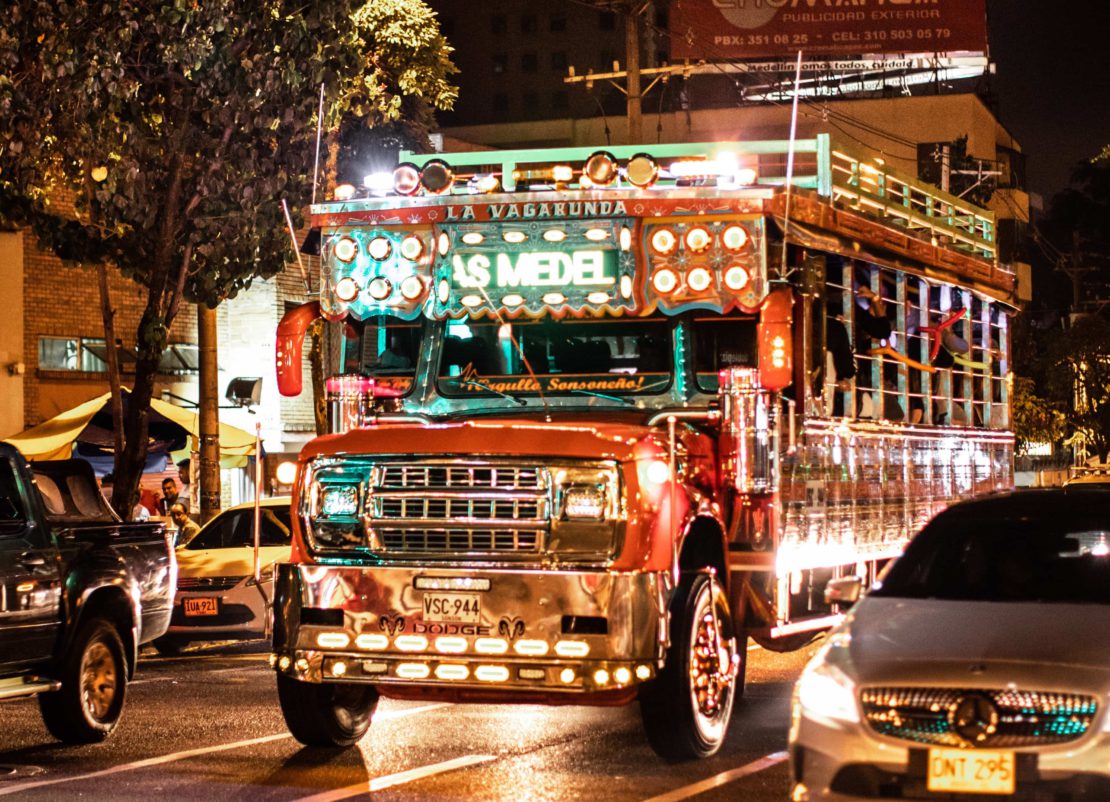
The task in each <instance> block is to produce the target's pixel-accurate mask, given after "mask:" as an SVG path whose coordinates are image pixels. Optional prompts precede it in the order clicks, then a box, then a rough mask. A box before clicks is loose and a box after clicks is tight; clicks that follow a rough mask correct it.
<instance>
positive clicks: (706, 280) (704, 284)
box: [686, 267, 713, 292]
mask: <svg viewBox="0 0 1110 802" xmlns="http://www.w3.org/2000/svg"><path fill="white" fill-rule="evenodd" d="M712 283H713V276H712V275H710V273H709V271H708V270H706V269H705V268H704V267H695V268H694V269H693V270H691V271H690V272H689V273H687V274H686V286H687V287H689V288H690V289H692V290H693V291H694V292H705V291H706V290H707V289H709V285H710V284H712Z"/></svg>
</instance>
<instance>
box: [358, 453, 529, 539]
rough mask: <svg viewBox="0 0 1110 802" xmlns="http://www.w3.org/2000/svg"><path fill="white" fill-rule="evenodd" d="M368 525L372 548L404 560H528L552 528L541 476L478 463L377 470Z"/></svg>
mask: <svg viewBox="0 0 1110 802" xmlns="http://www.w3.org/2000/svg"><path fill="white" fill-rule="evenodd" d="M371 476H372V480H371V488H370V493H369V497H368V499H367V506H366V509H367V512H368V524H369V527H370V529H371V537H372V540H375V541H376V543H375V547H376V548H379V549H381V550H384V551H387V552H394V553H402V554H429V553H430V554H460V555H461V554H466V555H474V554H478V555H491V556H513V555H519V556H531V555H535V554H537V553H539V552H540V551H541V550H542V549H543V547H544V540H545V535H546V532H547V529H548V525H549V523H550V508H551V501H550V494H549V479H548V472H547V470H546V469H544V468H542V467H538V466H530V465H524V466H521V465H512V464H491V463H479V462H463V461H459V462H418V463H387V464H383V465H378V466H377V467H376V468H375V469H374V470H373V472H372V474H371Z"/></svg>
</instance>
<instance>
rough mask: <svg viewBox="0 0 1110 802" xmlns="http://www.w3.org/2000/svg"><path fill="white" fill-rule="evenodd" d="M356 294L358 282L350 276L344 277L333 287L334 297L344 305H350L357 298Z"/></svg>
mask: <svg viewBox="0 0 1110 802" xmlns="http://www.w3.org/2000/svg"><path fill="white" fill-rule="evenodd" d="M358 293H359V287H358V282H357V281H355V280H354V279H353V278H351V277H350V276H344V277H343V278H341V279H339V281H338V282H337V283H336V285H335V297H336V298H338V299H339V300H341V301H343V302H345V303H350V302H351V301H353V300H354V299H355V298H357V297H358Z"/></svg>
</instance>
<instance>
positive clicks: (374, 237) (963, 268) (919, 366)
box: [272, 135, 1015, 759]
mask: <svg viewBox="0 0 1110 802" xmlns="http://www.w3.org/2000/svg"><path fill="white" fill-rule="evenodd" d="M643 151H644V148H643V147H640V148H610V149H608V150H595V149H585V148H576V149H566V150H535V151H524V150H521V151H489V152H479V153H459V154H437V155H435V156H415V155H412V154H404V155H403V158H404V159H405V163H403V164H401V165H400V166H399V167H398V168H397V169H396V171H395V172H394V173H392V175H390V176H386V177H385V180H383V177H381V176H371V177H369V178H368V179H367V183H366V187H367V188H366V189H365V190H361V191H359V192H358V193H354V192H353V190H352V189H351V188H350V187H342V188H340V189H342V190H346V191H344V192H342V195H341V199H337V200H335V201H333V202H327V203H321V204H318V205H315V206H313V207H312V221H313V226H314V227H315V228H317V229H319V232H320V248H321V251H320V253H321V260H322V278H321V284H320V291H319V300H318V301H317V302H313V303H311V304H309V305H306V306H305V307H302V308H299V309H295V310H292V311H290V312H289V313H288V314H287V315H286V316H285V318H284V319H283V320H282V323H281V326H280V330H279V332H278V334H279V336H278V346H277V364H278V376H279V384H280V387H281V390H282V392H283V393H286V394H295V393H298V392H300V391H301V387H302V382H303V379H302V373H303V372H304V373H306V372H307V369H305V368H304V367H303V366H302V357H301V354H302V348H303V345H304V343H303V341H304V339H305V333H306V330H307V328H308V326H309V324H310V323H311V322H312V321H313V320H314V319H316V318H317V317H319V316H322V317H323V318H325V319H326V321H328V322H327V323H326V325H325V328H326V333H325V335H323V336H322V339H323V340H324V342H323V348H322V350H323V352H324V355H325V357H327V359H326V362H327V363H328V368H327V370H328V372H329V373H330V374H331V375H330V376H329V377H328V379H327V397H328V401H329V403H330V411H331V421H332V426H333V433H332V434H329V435H325V436H322V437H319V438H317V439H316V440H314V441H312V442H311V443H309V444H308V445H307V446H306V447H305V448H304V450H303V451H302V453H301V456H300V460H299V471H298V478H297V484H296V490H295V495H294V501H293V505H294V512H295V515H294V519H295V522H296V523H295V535H294V539H293V554H292V560H291V562H290V564H287V565H282V566H280V567H279V570H278V573H277V580H276V586H275V604H274V609H275V621H274V642H273V648H274V654H273V657H272V660H273V663H274V666H275V669H276V671H277V681H278V691H279V698H280V701H281V707H282V710H283V712H284V714H285V719H286V722H287V723H288V726H289V728H290V730H291V731H292V733H293V735H294V736H295V737H296V738H298V739H299V740H301V741H302V742H304V743H306V744H316V745H348V744H352V743H354V742H356V741H357V740H358V739H359V738H361V736H362V735H363V734H364V733H365V732H366V730H367V728H368V727H369V725H370V721H371V718H372V715H373V711H374V709H375V706H376V704H377V701H378V699H379V696H380V695H385V696H387V697H391V698H400V699H410V700H445V701H454V702H470V701H474V702H483V703H505V704H512V703H528V704H534V703H540V704H553V705H557V704H576V705H622V704H626V703H631V702H634V701H635V702H638V704H639V706H640V710H641V712H642V720H643V723H644V727H645V730H646V734H647V738H648V740H649V741H650V743H651V745H652V746H653V747H654V748H655V750H656V751H657V752H658V753H659V754H661V755H663V756H665V757H667V758H669V759H679V758H689V757H704V756H707V755H711V754H713V753H714V752H715V751H716V750H717V749H718V748H719V747H720V745H721V743H722V741H723V739H724V738H725V735H726V731H727V728H728V724H729V718H730V716H731V715H732V711H733V705H734V703H735V701H736V699H737V697H739V696H740V695H741V694H742V691H743V685H744V674H745V667H746V662H747V653H748V652H747V644H748V643H749V641H754V642H755V643H758V644H760V645H761V646H763V647H764V648H766V649H771V650H789V649H794V648H798V647H799V646H801V645H803V644H804V643H805V642H806V641H807V640H809V639H811V638H812V637H813V636H814V635H815V634H816V633H818V632H820V631H822V630H824V629H827V628H828V627H830V626H832V625H833V624H834V623H836V621H837V620H838V619H839V618H840V617H841V616H842V615H843V613H844V611H845V610H846V609H847V604H848V602H849V601H850V599H848V598H846V596H848V595H850V594H848V593H838V592H836V590H837V588H838V587H849V586H850V584H851V583H845V582H843V581H841V582H837V580H844V579H845V578H846V577H850V576H859V577H862V578H863V580H864V581H865V582H867V581H870V580H871V579H873V578H874V577H875V575H876V572H877V571H878V570H880V569H881V568H882V566H883V565H884V563H885V562H887V561H889V560H890V559H891V558H893V557H895V556H897V555H898V554H899V553H900V552H901V550H902V549H903V547H904V545H905V544H906V542H907V540H908V539H909V538H910V537H911V535H912V534H913V532H914V531H915V530H916V529H917V528H918V527H919V526H920V525H921V524H922V523H923V522H924V521H925V520H926V519H928V518H929V517H930V516H931V515H933V514H934V513H936V512H937V511H939V510H940V509H942V508H943V507H945V506H946V505H948V504H950V503H952V502H953V501H954V500H956V499H959V498H963V497H967V496H971V495H974V494H977V493H983V492H987V491H992V490H997V489H1000V488H1005V487H1008V486H1010V485H1011V482H1012V474H1013V470H1012V452H1013V438H1012V435H1011V433H1010V431H1009V412H1008V402H1009V396H1008V391H1009V376H1010V372H1009V371H1010V368H1009V347H1010V336H1009V327H1008V321H1009V320H1010V317H1011V315H1012V313H1013V312H1014V311H1015V310H1014V307H1013V305H1012V303H1013V302H1012V297H1013V290H1014V278H1013V275H1012V273H1010V272H1008V271H1007V270H1006V269H1005V268H1004V267H1003V266H1001V265H999V263H998V259H997V254H996V250H995V241H994V218H993V215H992V214H990V213H989V212H986V211H984V210H982V209H979V208H975V207H973V206H970V205H969V204H967V203H966V202H964V201H962V200H960V199H958V198H956V197H953V196H951V195H947V194H945V193H942V192H940V191H938V190H936V189H934V188H931V187H929V186H927V185H925V184H922V183H920V182H918V181H916V180H914V179H912V178H909V177H905V176H899V175H898V174H896V173H895V172H893V171H891V170H889V169H887V167H886V166H884V164H883V162H882V161H881V160H879V159H874V158H869V157H866V156H864V155H862V154H858V153H855V152H853V151H852V150H851V149H849V148H846V147H842V146H841V145H839V144H836V143H834V142H832V141H831V140H830V139H829V138H828V137H826V136H824V135H822V136H818V137H817V138H815V139H811V140H803V141H797V142H795V143H794V144H793V147H792V146H791V145H790V143H788V142H780V141H767V142H731V143H720V142H718V143H708V144H683V145H661V146H656V147H653V148H651V149H650V152H643ZM337 194H339V192H338V191H337ZM856 587H858V585H857V586H856ZM827 589H828V590H830V592H829V593H826V590H827Z"/></svg>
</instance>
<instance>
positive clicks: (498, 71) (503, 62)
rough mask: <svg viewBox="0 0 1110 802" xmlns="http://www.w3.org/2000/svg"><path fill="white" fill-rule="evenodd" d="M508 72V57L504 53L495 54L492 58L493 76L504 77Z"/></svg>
mask: <svg viewBox="0 0 1110 802" xmlns="http://www.w3.org/2000/svg"><path fill="white" fill-rule="evenodd" d="M508 70H509V57H508V56H507V55H505V54H504V53H495V54H494V56H493V74H494V75H504V74H505V73H506V72H508Z"/></svg>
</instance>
